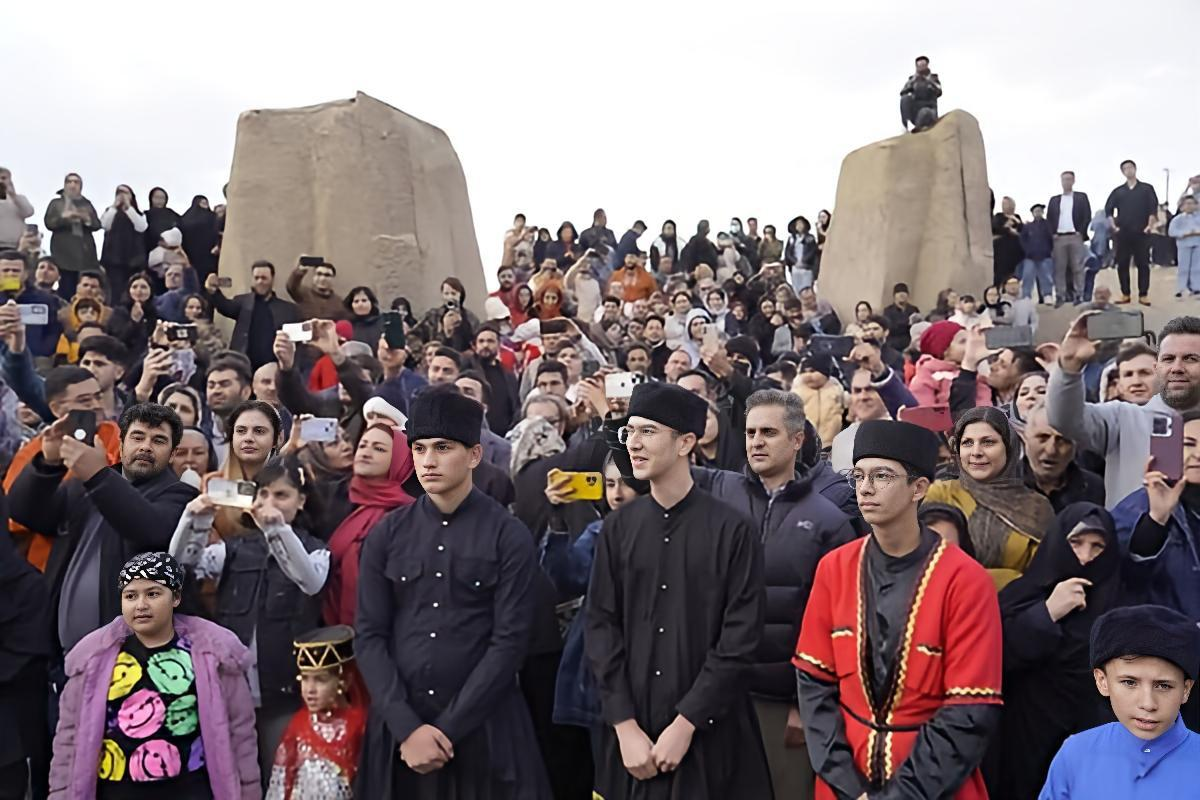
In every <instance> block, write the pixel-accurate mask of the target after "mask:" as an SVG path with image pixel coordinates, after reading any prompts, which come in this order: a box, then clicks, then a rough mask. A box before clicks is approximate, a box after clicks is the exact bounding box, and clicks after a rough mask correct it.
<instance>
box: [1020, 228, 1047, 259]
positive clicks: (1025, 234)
mask: <svg viewBox="0 0 1200 800" xmlns="http://www.w3.org/2000/svg"><path fill="white" fill-rule="evenodd" d="M1021 247H1022V248H1023V249H1024V250H1025V257H1026V258H1028V259H1032V260H1033V261H1044V260H1045V259H1047V258H1050V257H1051V256H1052V255H1053V254H1054V232H1053V231H1051V230H1050V223H1049V222H1048V221H1047V220H1045V219H1032V220H1030V221H1029V222H1026V223H1025V227H1023V228H1021Z"/></svg>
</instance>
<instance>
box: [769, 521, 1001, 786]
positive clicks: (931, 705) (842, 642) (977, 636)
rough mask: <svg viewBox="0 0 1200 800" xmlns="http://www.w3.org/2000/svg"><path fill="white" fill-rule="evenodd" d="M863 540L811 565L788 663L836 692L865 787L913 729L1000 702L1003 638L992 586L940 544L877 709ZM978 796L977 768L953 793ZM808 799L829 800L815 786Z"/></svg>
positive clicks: (882, 776)
mask: <svg viewBox="0 0 1200 800" xmlns="http://www.w3.org/2000/svg"><path fill="white" fill-rule="evenodd" d="M869 541H870V538H869V537H867V538H863V539H858V540H856V541H853V542H850V543H849V544H846V545H843V546H842V547H839V548H838V549H837V550H834V551H833V552H831V553H829V554H828V555H827V556H825V558H823V559H822V560H821V563H820V564H819V565H818V566H817V575H816V579H815V581H814V583H813V589H812V595H811V596H810V597H809V600H808V605H807V607H806V609H805V612H804V623H803V625H802V626H801V628H800V640H799V641H798V642H797V644H796V657H795V658H794V659H792V663H793V664H794V665H795V666H796V667H797V668H798V669H801V670H803V671H805V672H806V673H808V674H809V675H811V676H812V677H814V678H817V679H819V680H822V681H827V682H830V681H833V682H836V683H837V684H838V690H839V692H840V701H841V704H842V718H843V719H844V720H845V726H846V739H847V740H848V742H849V744H850V747H851V748H852V749H853V751H854V761H855V764H856V765H857V767H858V769H859V771H861V772H862V774H863V775H865V776H866V777H867V779H868V780H869V781H871V782H872V783H882V782H886V781H887V780H889V779H891V778H892V776H893V775H895V774H896V772H897V771H898V770H899V768H900V765H901V764H903V763H904V760H905V759H906V758H907V757H908V754H909V751H910V750H912V747H913V744H914V742H915V740H916V737H917V731H916V730H910V728H917V727H919V726H920V725H923V724H924V723H926V722H928V721H929V720H930V719H932V718H933V715H934V714H935V713H937V710H938V709H939V708H941V707H942V706H943V705H955V704H977V703H994V704H997V705H999V704H1000V703H1001V699H1000V685H1001V677H1002V672H1003V664H1002V660H1001V641H1002V633H1001V627H1000V608H999V605H998V603H997V600H996V590H995V587H994V584H993V582H992V579H991V578H990V577H988V574H987V572H986V571H985V570H984V569H983V567H981V566H980V565H979V564H978V563H976V562H975V561H974V560H973V559H971V557H970V556H968V555H967V554H966V553H964V552H963V551H962V550H960V549H959V548H958V547H957V546H954V545H949V544H947V543H946V542H944V541H940V542H939V543H938V544H937V546H936V547H934V549H933V550H932V552H930V554H929V556H928V557H927V558H926V560H925V562H924V564H923V566H922V571H921V574H920V575H919V576H918V578H917V581H916V585H915V591H914V595H913V597H914V599H913V604H912V608H911V609H910V610H909V614H908V622H907V624H906V626H905V629H904V632H903V634H902V636H901V638H900V642H899V654H900V655H899V657H900V665H899V668H898V669H896V670H895V680H894V681H893V683H892V686H891V689H890V693H889V696H888V697H887V698H886V700H885V702H884V703H883V704H882V705H881V706H879V707H876V705H875V702H874V699H873V698H872V696H871V691H870V688H869V687H870V680H869V678H868V672H867V664H868V663H869V661H868V659H869V658H870V654H869V652H868V648H867V623H866V613H867V597H866V592H867V590H868V588H869V587H868V583H867V580H868V579H867V576H866V569H867V565H866V546H867V543H868V542H869ZM864 721H865V722H864ZM868 723H871V724H868ZM872 724H873V725H874V727H872ZM896 728H900V729H902V730H895V729H896ZM880 729H882V730H880ZM889 729H892V730H889ZM987 796H988V795H987V790H986V789H985V788H984V785H983V777H982V775H981V774H980V772H979V770H978V769H976V770H975V771H974V772H973V773H972V774H971V776H970V777H969V778H968V779H967V781H966V783H964V784H963V786H962V788H961V789H959V791H958V793H957V794H955V795H954V797H955V800H976V798H980V799H983V800H986V798H987ZM816 798H817V800H834V793H833V791H832V790H831V789H830V788H829V787H828V786H826V785H825V784H824V783H823V782H822V781H821V780H820V778H818V779H817V792H816Z"/></svg>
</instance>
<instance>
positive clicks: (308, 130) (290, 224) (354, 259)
mask: <svg viewBox="0 0 1200 800" xmlns="http://www.w3.org/2000/svg"><path fill="white" fill-rule="evenodd" d="M302 253H307V254H310V255H321V256H324V257H325V258H327V259H328V260H329V261H331V262H332V263H333V264H334V265H335V266H336V267H337V271H338V274H337V284H336V285H337V287H338V288H339V290H341V291H346V290H348V289H350V288H351V287H353V286H356V285H359V284H365V285H367V286H371V287H374V288H375V290H376V291H377V292H378V293H379V295H380V302H382V303H385V304H386V303H388V302H389V301H390V300H391V298H393V297H395V296H397V295H403V296H405V297H408V298H409V300H410V301H411V302H412V306H413V311H414V312H415V313H417V314H420V313H421V312H422V311H423V310H424V309H426V308H429V307H431V306H433V305H436V304H438V303H440V302H441V299H440V294H439V286H440V284H441V281H442V279H443V278H445V277H446V276H448V275H455V276H457V277H458V278H459V279H461V280H462V282H463V284H464V285H465V287H466V290H467V307H468V308H471V309H472V310H474V311H476V312H477V313H479V312H482V310H483V298H484V296H485V295H486V294H487V291H486V289H485V286H486V284H485V282H484V274H483V267H482V264H481V263H480V260H479V245H478V243H477V242H476V240H475V224H474V221H473V220H472V219H471V203H470V200H469V199H468V197H467V182H466V178H465V177H464V176H463V169H462V164H461V163H459V160H458V155H457V154H456V153H455V152H454V147H453V146H452V145H451V144H450V139H449V138H448V137H447V136H446V134H445V133H444V132H443V131H442V130H441V129H439V128H436V127H434V126H433V125H430V124H429V123H427V122H422V121H421V120H419V119H416V118H415V117H411V116H409V115H408V114H405V113H404V112H403V111H399V110H398V109H395V108H392V107H391V106H389V105H387V104H386V103H381V102H380V101H378V100H376V99H375V98H373V97H370V96H368V95H365V94H363V93H362V92H359V93H358V94H357V95H356V96H355V97H353V98H351V99H349V100H335V101H333V102H330V103H322V104H320V105H315V106H308V107H305V108H288V109H263V110H256V111H246V112H244V113H242V115H241V116H240V117H239V118H238V127H237V141H236V144H235V147H234V154H233V168H232V173H231V177H230V181H229V211H228V219H227V222H226V227H225V238H224V243H223V245H222V249H221V263H220V272H221V274H222V275H227V276H229V277H230V278H232V279H233V291H234V292H241V291H246V288H247V286H248V283H249V265H250V264H251V263H252V262H253V261H254V260H256V259H259V258H266V259H269V260H270V261H272V262H273V263H274V264H275V266H276V269H277V271H278V274H277V279H276V282H275V287H276V291H278V292H279V293H280V295H281V296H286V290H285V289H284V281H285V280H286V278H287V275H288V274H289V273H290V272H291V270H292V268H293V267H294V266H295V264H296V258H297V257H298V256H299V255H300V254H302Z"/></svg>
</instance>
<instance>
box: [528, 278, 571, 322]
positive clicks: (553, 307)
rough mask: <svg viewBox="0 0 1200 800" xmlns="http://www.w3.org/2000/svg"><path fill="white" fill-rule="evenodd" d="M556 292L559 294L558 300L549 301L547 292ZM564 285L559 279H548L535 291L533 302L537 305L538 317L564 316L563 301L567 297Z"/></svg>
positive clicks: (552, 317)
mask: <svg viewBox="0 0 1200 800" xmlns="http://www.w3.org/2000/svg"><path fill="white" fill-rule="evenodd" d="M548 292H554V293H555V294H556V295H558V302H556V303H547V302H546V294H547V293H548ZM564 292H565V290H564V289H563V285H562V284H561V283H559V282H558V281H546V282H545V283H543V284H542V285H541V286H539V287H538V290H537V291H536V292H534V293H533V302H534V304H535V305H536V306H537V315H538V319H555V318H556V317H561V316H562V306H563V301H564V300H565V299H566V296H565V294H564Z"/></svg>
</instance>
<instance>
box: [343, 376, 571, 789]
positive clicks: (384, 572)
mask: <svg viewBox="0 0 1200 800" xmlns="http://www.w3.org/2000/svg"><path fill="white" fill-rule="evenodd" d="M482 423H483V406H481V405H479V403H477V402H475V401H474V400H472V399H470V398H469V397H464V396H463V395H461V394H459V393H458V392H455V391H450V390H440V389H430V390H429V391H426V392H423V393H422V394H420V395H418V396H417V397H416V398H414V400H413V402H412V405H411V406H409V418H408V425H407V434H408V440H409V443H410V446H411V447H412V453H413V462H414V464H415V466H416V473H417V478H418V479H419V480H420V482H421V486H422V487H423V488H424V489H425V492H426V493H425V495H424V496H422V497H421V498H420V499H419V500H417V501H416V502H415V503H413V504H412V505H409V506H405V507H403V508H400V509H398V510H396V511H395V512H393V513H392V514H389V515H388V516H387V517H385V518H384V519H383V520H381V521H380V523H379V524H378V525H376V526H375V528H374V529H373V530H372V531H371V535H370V536H369V537H368V538H367V540H366V543H365V544H364V545H363V552H362V560H361V564H362V568H361V573H360V575H359V584H358V615H357V618H356V623H357V624H356V626H355V627H356V628H357V629H358V634H357V637H356V638H357V650H358V661H359V668H360V669H361V671H362V675H363V678H364V679H365V680H366V683H367V688H368V690H369V691H370V695H371V712H370V717H369V718H368V722H367V735H366V741H365V743H364V747H363V759H362V762H361V765H360V768H359V773H358V779H357V781H356V784H355V796H356V797H366V798H391V797H397V798H398V797H403V798H405V800H440V799H441V798H445V799H446V800H450V799H451V798H453V800H476V799H478V800H485V799H486V800H548V799H549V797H550V790H549V785H548V784H547V781H546V773H545V767H544V765H543V764H542V761H541V757H540V755H539V751H538V746H537V741H536V740H535V738H534V734H533V726H532V724H531V722H530V719H529V710H528V708H527V706H526V705H525V700H524V699H523V698H522V696H521V692H520V689H519V687H518V685H517V672H518V671H519V670H520V668H521V664H522V662H523V661H524V659H525V653H526V650H527V647H528V641H529V632H530V627H531V625H532V623H533V595H532V580H533V576H534V572H535V570H536V569H537V563H536V558H535V555H534V547H533V537H532V536H531V535H530V533H529V530H528V529H527V528H526V527H525V526H524V525H522V524H521V523H520V522H519V521H517V519H516V518H514V517H513V516H512V515H511V514H509V513H508V512H507V511H506V510H505V509H504V508H503V507H502V506H500V505H498V504H497V503H496V502H495V501H493V500H491V499H490V498H488V497H487V496H486V495H484V494H483V493H482V492H480V491H479V490H478V489H475V488H473V486H472V480H471V472H472V470H473V469H474V468H475V467H476V466H477V465H478V464H479V461H480V458H481V457H482V449H481V447H480V445H479V431H480V427H481V425H482Z"/></svg>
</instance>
